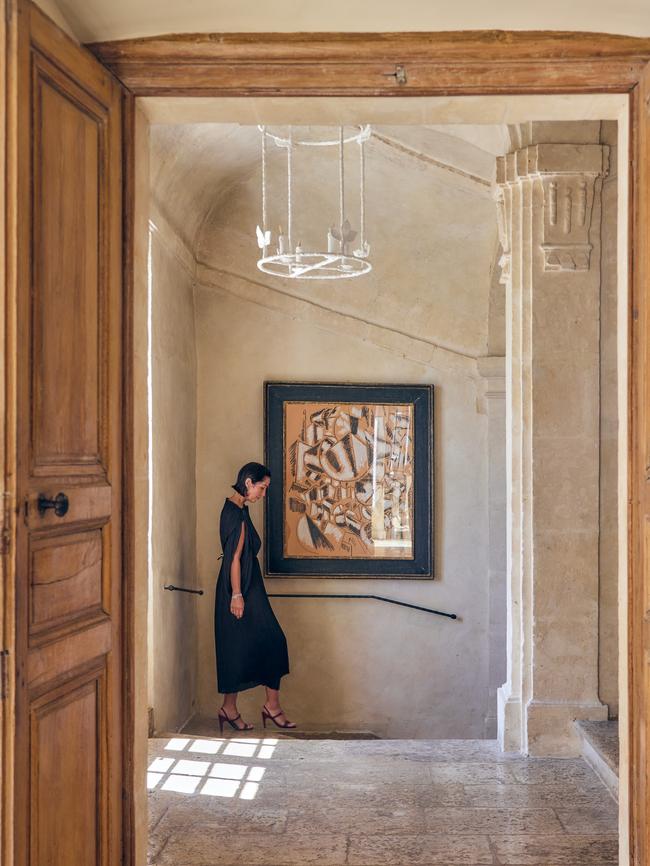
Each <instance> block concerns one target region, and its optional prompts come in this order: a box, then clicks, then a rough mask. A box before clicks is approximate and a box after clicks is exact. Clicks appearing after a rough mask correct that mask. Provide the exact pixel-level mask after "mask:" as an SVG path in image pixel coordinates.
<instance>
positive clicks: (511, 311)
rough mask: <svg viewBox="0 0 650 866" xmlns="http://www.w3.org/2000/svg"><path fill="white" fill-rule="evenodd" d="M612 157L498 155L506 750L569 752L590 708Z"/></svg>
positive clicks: (599, 153) (597, 708)
mask: <svg viewBox="0 0 650 866" xmlns="http://www.w3.org/2000/svg"><path fill="white" fill-rule="evenodd" d="M607 152H608V149H607V148H606V147H603V146H601V145H597V144H580V145H573V144H537V145H530V146H528V147H524V148H522V149H521V150H518V151H517V152H516V153H512V154H509V155H508V156H507V157H504V158H503V159H501V160H499V166H498V183H499V193H498V202H497V205H498V209H499V212H500V224H501V230H502V244H503V247H504V257H505V260H504V263H503V264H504V267H503V274H504V279H505V283H506V295H507V311H506V319H507V360H506V395H507V398H506V417H507V431H508V432H507V485H508V489H507V516H508V541H507V543H508V561H507V573H508V628H507V643H508V672H507V680H506V683H505V684H504V685H503V686H502V688H501V689H500V690H499V710H498V734H499V740H500V742H501V744H502V746H503V748H505V749H507V750H521V751H524V752H526V753H529V754H537V755H568V754H573V753H575V752H577V748H578V747H577V739H576V737H575V735H574V731H573V724H572V722H573V720H574V719H576V718H589V719H603V718H607V708H606V707H605V706H604V705H602V704H601V703H600V701H599V699H598V542H599V508H598V506H599V434H600V431H599V316H600V188H601V182H602V177H603V175H604V174H605V173H606V168H607Z"/></svg>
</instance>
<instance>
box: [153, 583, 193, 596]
mask: <svg viewBox="0 0 650 866" xmlns="http://www.w3.org/2000/svg"><path fill="white" fill-rule="evenodd" d="M163 589H168V590H169V591H170V592H191V593H193V594H194V595H203V590H202V589H186V588H185V587H184V586H174V584H173V583H168V584H167V586H163Z"/></svg>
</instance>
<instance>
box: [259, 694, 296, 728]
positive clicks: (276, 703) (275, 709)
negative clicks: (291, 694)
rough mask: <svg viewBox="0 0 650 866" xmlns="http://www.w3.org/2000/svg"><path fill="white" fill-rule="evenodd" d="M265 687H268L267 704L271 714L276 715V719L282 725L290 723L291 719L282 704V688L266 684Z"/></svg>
mask: <svg viewBox="0 0 650 866" xmlns="http://www.w3.org/2000/svg"><path fill="white" fill-rule="evenodd" d="M264 688H265V689H266V704H265V706H266V709H267V710H268V711H269V713H270V715H272V716H275V718H276V721H277V722H279V723H280V724H281V725H286V724H290V722H289V719H288V718H287V717H286V716H285V714H284V711H283V709H282V707H281V706H280V689H273V688H271V687H270V686H264ZM278 714H279V715H278Z"/></svg>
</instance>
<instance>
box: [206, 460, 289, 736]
mask: <svg viewBox="0 0 650 866" xmlns="http://www.w3.org/2000/svg"><path fill="white" fill-rule="evenodd" d="M270 483H271V473H270V472H269V470H268V469H267V468H266V466H262V464H261V463H247V464H246V465H245V466H242V468H241V469H240V470H239V474H238V475H237V481H236V482H235V484H233V485H232V486H233V488H234V490H235V492H234V494H233V495H232V496H231V497H230V498H229V499H226V501H225V503H224V506H223V510H222V512H221V523H220V535H221V547H222V550H223V562H222V564H221V571H220V572H219V579H218V581H217V595H216V601H215V609H214V637H215V645H216V650H217V685H218V689H219V691H220V692H221V693H222V694H223V696H224V700H223V706H222V707H221V709H220V710H219V728H220V730H221V732H222V733H223V726H224V724H225V723H226V722H227V723H228V724H229V725H230V726H231V727H233V728H234V729H235V730H236V731H250V730H252V729H253V725H249V724H246V722H244V721H243V720H242V717H241V715H240V714H239V712H238V710H237V693H238V692H241V691H244V690H245V689H252V688H253V687H254V686H259V685H263V686H265V687H266V702H265V704H264V707H263V708H262V722H263V724H264V727H266V722H267V719H270V720H271V721H272V722H273V723H274V724H275V725H277V727H278V728H295V727H296V726H295V724H294V723H293V722H290V721H289V720H288V719H287V717H286V716H285V714H284V712H283V710H282V707H281V706H280V679H281V678H282V677H283V676H284V675H285V674H288V673H289V658H288V654H287V641H286V638H285V636H284V633H283V631H282V629H281V627H280V624H279V622H278V621H277V619H276V618H275V614H274V613H273V610H272V609H271V605H270V604H269V600H268V596H267V595H266V590H265V588H264V581H263V580H262V572H261V571H260V565H259V562H258V561H257V554H258V552H259V549H260V547H261V541H260V537H259V535H258V534H257V532H256V530H255V527H254V526H253V524H252V522H251V519H250V515H249V514H248V508H247V507H246V506H247V503H249V502H258V501H259V500H260V499H264V497H265V496H266V491H267V489H268V486H269V484H270Z"/></svg>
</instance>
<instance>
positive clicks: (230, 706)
mask: <svg viewBox="0 0 650 866" xmlns="http://www.w3.org/2000/svg"><path fill="white" fill-rule="evenodd" d="M237 695H238V692H228V693H227V694H225V695H224V696H223V709H224V711H225V713H226V715H227V716H228V718H229V719H234V718H235V716H236V715H237Z"/></svg>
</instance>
